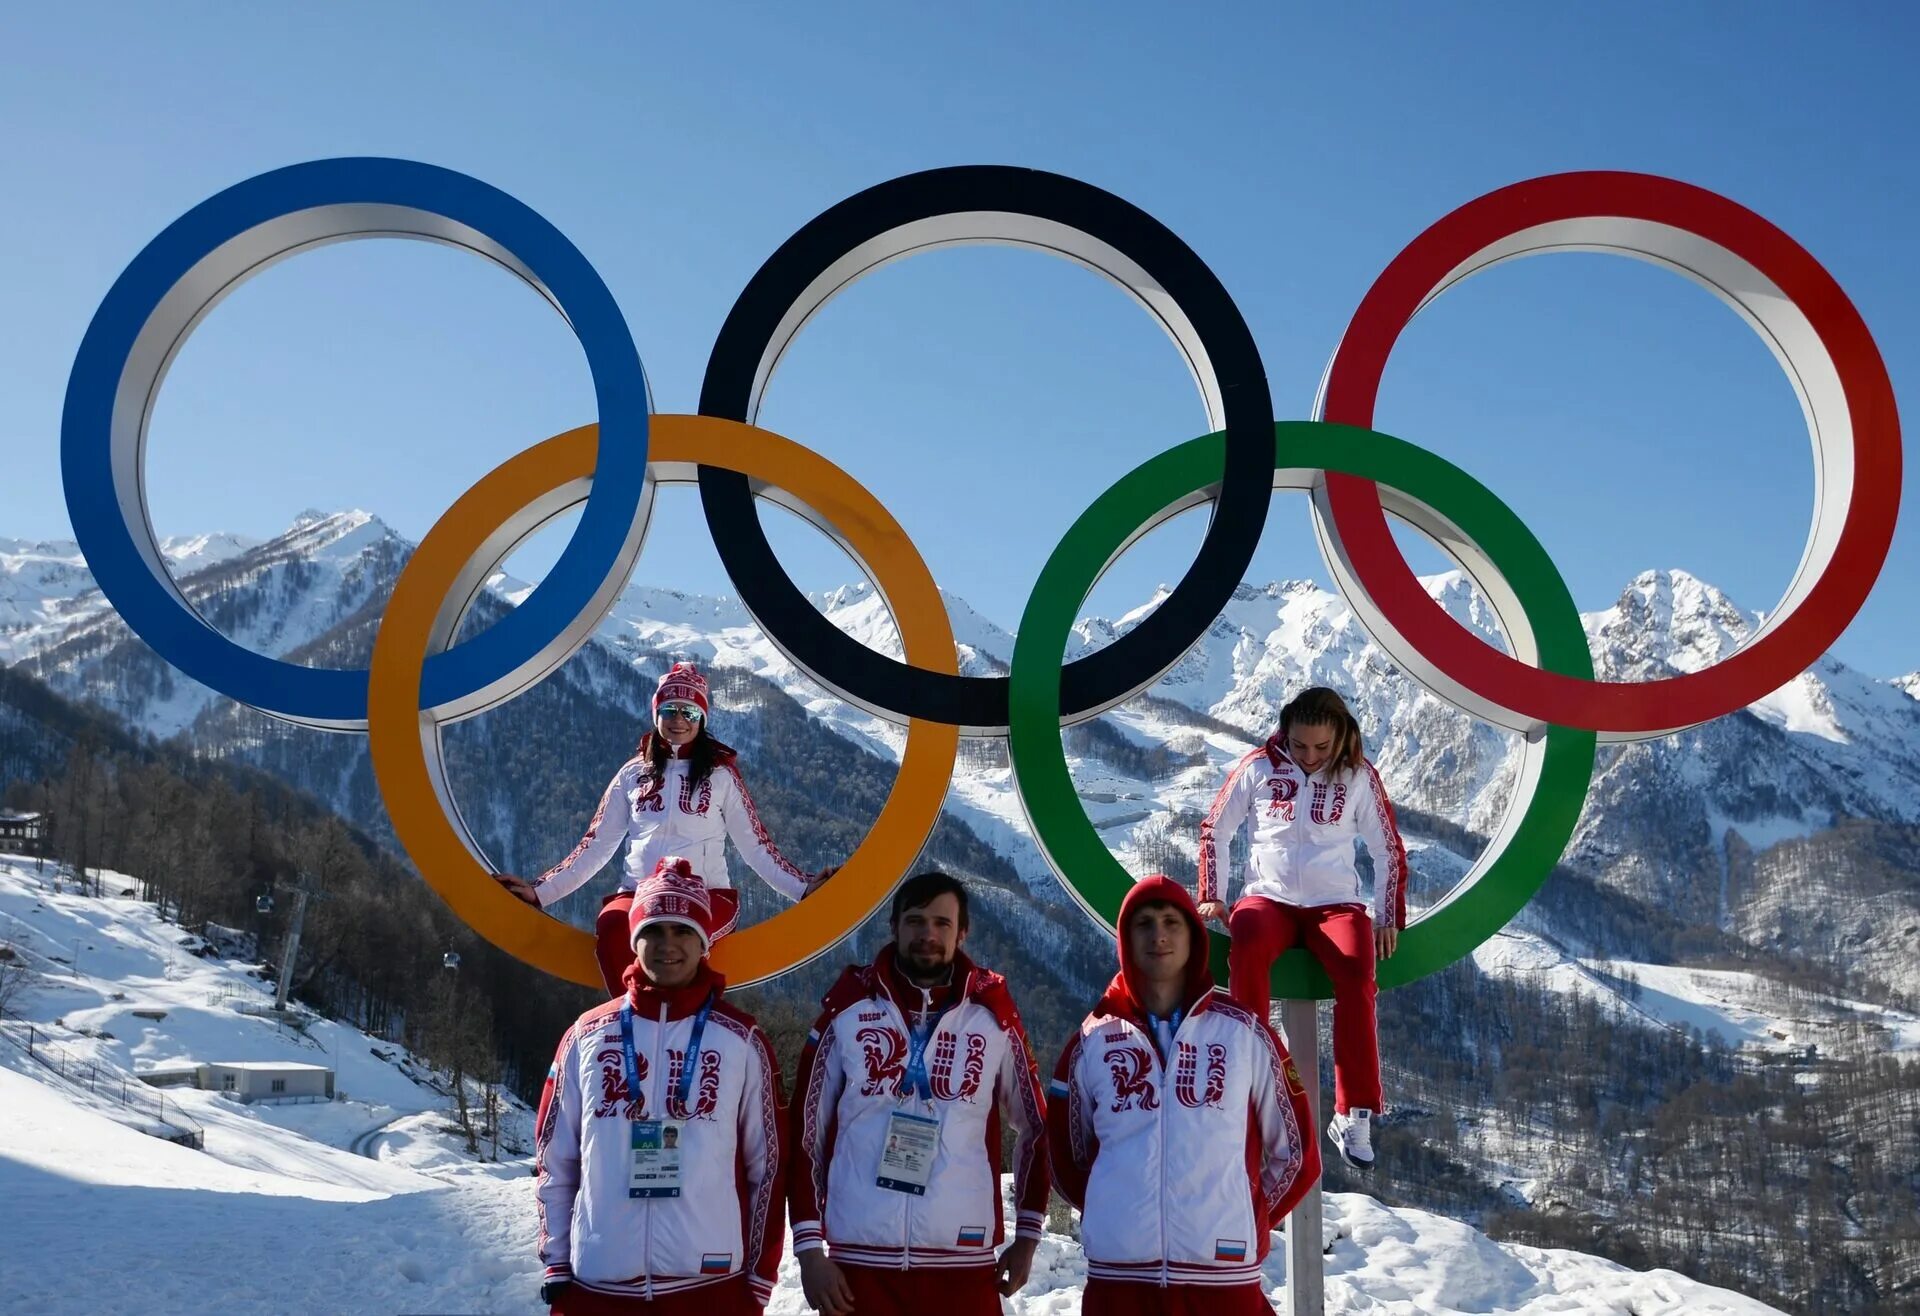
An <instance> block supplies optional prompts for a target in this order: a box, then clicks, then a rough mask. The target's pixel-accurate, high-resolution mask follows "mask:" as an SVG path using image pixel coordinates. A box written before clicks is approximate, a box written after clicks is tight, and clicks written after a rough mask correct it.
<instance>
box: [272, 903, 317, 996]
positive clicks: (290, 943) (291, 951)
mask: <svg viewBox="0 0 1920 1316" xmlns="http://www.w3.org/2000/svg"><path fill="white" fill-rule="evenodd" d="M309 894H310V893H309V892H308V890H307V884H306V883H305V882H302V883H301V884H300V886H299V888H298V889H297V890H296V891H295V892H294V899H293V922H292V924H291V925H290V926H289V927H288V928H287V944H286V947H285V949H284V950H282V952H281V954H280V990H279V991H278V992H276V993H274V998H273V1008H274V1009H276V1010H285V1009H286V1008H287V989H288V988H290V987H292V986H293V957H294V956H295V955H298V954H299V953H300V925H301V924H302V923H303V922H305V921H306V917H307V896H308V895H309Z"/></svg>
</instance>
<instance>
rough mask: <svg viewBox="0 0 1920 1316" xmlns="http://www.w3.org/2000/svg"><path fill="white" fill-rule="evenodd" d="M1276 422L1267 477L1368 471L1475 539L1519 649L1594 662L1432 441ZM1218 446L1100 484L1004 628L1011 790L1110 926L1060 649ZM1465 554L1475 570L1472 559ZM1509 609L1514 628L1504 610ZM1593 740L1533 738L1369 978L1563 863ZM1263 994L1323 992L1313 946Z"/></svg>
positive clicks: (1220, 453)
mask: <svg viewBox="0 0 1920 1316" xmlns="http://www.w3.org/2000/svg"><path fill="white" fill-rule="evenodd" d="M1273 434H1274V453H1273V465H1274V487H1275V488H1276V489H1310V488H1313V487H1314V485H1315V483H1316V481H1317V480H1318V479H1319V478H1320V476H1321V473H1323V472H1329V471H1331V472H1336V473H1339V474H1342V475H1354V476H1359V477H1361V478H1363V479H1367V480H1372V481H1375V482H1376V483H1377V484H1378V485H1380V487H1381V492H1382V494H1383V495H1389V494H1394V493H1397V494H1398V495H1399V501H1400V505H1401V507H1402V508H1403V509H1418V510H1419V511H1420V512H1422V513H1425V516H1423V517H1422V519H1423V520H1425V521H1428V522H1429V523H1433V524H1437V525H1438V526H1440V527H1443V528H1444V530H1443V532H1442V533H1440V534H1439V536H1438V538H1437V539H1436V542H1438V543H1440V544H1441V547H1442V548H1443V549H1445V550H1446V551H1448V552H1450V553H1452V554H1453V555H1454V556H1455V557H1456V558H1461V557H1462V554H1463V552H1464V553H1466V554H1467V555H1469V556H1471V555H1472V554H1474V553H1476V552H1477V553H1478V554H1479V555H1480V557H1481V558H1482V561H1481V562H1480V564H1479V565H1480V566H1481V567H1484V568H1486V569H1488V570H1489V571H1490V572H1491V573H1494V574H1495V575H1497V578H1498V579H1490V580H1480V581H1479V582H1478V583H1481V585H1482V587H1483V590H1487V592H1488V593H1489V594H1491V595H1492V596H1493V597H1495V599H1496V605H1497V603H1498V599H1499V597H1500V596H1501V594H1502V593H1503V592H1504V593H1505V595H1506V597H1507V598H1508V600H1509V601H1510V602H1511V603H1514V604H1517V606H1518V609H1519V613H1520V616H1519V617H1515V616H1513V615H1511V614H1506V615H1502V617H1501V622H1502V626H1503V627H1504V628H1505V630H1506V632H1507V635H1508V637H1509V640H1510V642H1512V643H1513V644H1514V646H1515V648H1516V651H1518V650H1521V649H1523V648H1525V647H1529V646H1531V647H1537V651H1538V657H1537V660H1538V662H1539V664H1540V665H1541V666H1542V667H1544V668H1545V669H1546V670H1548V671H1551V672H1556V673H1558V674H1560V675H1562V676H1569V677H1578V678H1581V679H1583V680H1584V679H1590V678H1591V677H1592V676H1593V659H1592V657H1591V655H1590V654H1589V653H1588V651H1587V638H1586V632H1585V630H1584V629H1583V628H1582V626H1581V624H1580V614H1579V612H1578V611H1577V610H1576V609H1575V608H1574V604H1573V597H1572V595H1571V594H1570V593H1568V591H1567V586H1566V582H1565V581H1564V580H1562V579H1561V577H1560V573H1559V571H1558V569H1556V568H1555V567H1554V565H1553V561H1552V559H1551V558H1549V557H1548V556H1547V552H1546V550H1545V549H1544V548H1542V547H1541V546H1540V542H1539V541H1538V540H1537V539H1535V538H1534V537H1533V533H1532V532H1531V531H1529V530H1528V529H1527V528H1526V526H1525V525H1524V524H1522V523H1521V521H1520V519H1519V518H1518V517H1516V516H1515V515H1514V514H1513V512H1512V510H1511V509H1509V508H1508V507H1507V506H1506V504H1504V503H1502V502H1501V501H1500V500H1499V499H1498V498H1496V497H1494V495H1493V494H1492V493H1491V492H1489V491H1488V490H1487V488H1486V487H1485V486H1484V485H1482V484H1480V482H1479V481H1477V480H1475V479H1474V478H1473V477H1472V476H1470V475H1468V474H1467V473H1466V472H1465V471H1462V470H1460V469H1459V468H1458V467H1456V466H1454V465H1452V464H1451V463H1449V462H1447V461H1445V460H1444V459H1442V458H1440V457H1438V456H1435V455H1434V454H1433V453H1431V452H1427V451H1426V450H1424V449H1422V448H1417V447H1415V446H1414V445H1412V444H1410V443H1407V442H1405V441H1404V440H1401V439H1396V438H1393V437H1392V436H1390V435H1386V434H1381V433H1379V432H1378V431H1375V430H1366V429H1360V428H1357V427H1354V426H1347V425H1334V424H1327V423H1322V422H1316V421H1282V422H1280V423H1279V424H1277V425H1275V426H1274V427H1273ZM1225 454H1226V449H1225V439H1224V435H1222V434H1218V433H1216V434H1209V435H1207V436H1205V437H1204V438H1198V439H1194V440H1191V441H1190V442H1187V443H1183V444H1181V445H1179V446H1178V447H1175V448H1172V449H1169V450H1168V451H1166V452H1163V453H1161V454H1160V455H1159V456H1157V457H1154V458H1151V459H1150V460H1148V461H1146V462H1145V463H1143V464H1142V465H1140V466H1138V467H1136V468H1135V469H1134V470H1133V471H1131V472H1129V473H1128V474H1127V475H1125V476H1123V477H1122V478H1121V479H1120V480H1119V481H1118V482H1117V483H1115V484H1114V485H1113V487H1112V488H1110V489H1108V490H1107V491H1106V492H1105V493H1104V494H1102V495H1100V497H1099V498H1098V499H1096V500H1095V501H1094V503H1093V505H1092V506H1091V507H1089V508H1088V509H1087V510H1086V511H1085V512H1084V513H1082V514H1081V516H1080V519H1079V520H1078V521H1076V522H1074V524H1073V528H1072V529H1070V530H1068V531H1067V533H1066V536H1065V537H1064V538H1063V539H1061V541H1060V544H1059V546H1058V547H1057V548H1055V549H1054V551H1053V554H1052V555H1051V556H1050V557H1049V558H1048V559H1047V564H1046V566H1045V568H1044V569H1043V570H1042V571H1041V573H1040V580H1039V583H1038V584H1036V585H1035V586H1034V590H1033V596H1032V597H1031V598H1030V599H1029V600H1028V602H1027V607H1026V611H1025V613H1024V614H1023V615H1022V616H1021V618H1020V630H1019V635H1018V637H1017V638H1016V640H1015V642H1014V648H1013V665H1012V673H1011V678H1010V689H1009V697H1010V726H1009V732H1008V745H1009V749H1010V752H1011V755H1012V760H1013V779H1014V782H1015V784H1016V789H1017V790H1018V792H1019V795H1020V802H1021V805H1022V806H1023V807H1024V808H1025V810H1026V813H1027V818H1028V821H1029V823H1030V824H1031V825H1032V828H1033V835H1034V839H1035V841H1036V842H1038V843H1039V846H1040V851H1041V853H1042V854H1044V855H1045V856H1046V859H1047V863H1048V864H1049V865H1050V866H1051V867H1052V869H1053V871H1054V874H1055V875H1056V876H1057V877H1058V878H1059V879H1060V881H1061V883H1062V885H1064V886H1065V887H1066V888H1067V891H1068V892H1069V893H1070V894H1071V895H1072V896H1073V898H1074V899H1075V900H1076V901H1078V902H1079V903H1080V905H1081V906H1082V907H1083V908H1084V909H1085V910H1086V911H1087V913H1088V914H1090V915H1092V916H1093V917H1094V918H1095V919H1097V920H1098V921H1099V922H1101V923H1102V924H1104V925H1105V926H1107V927H1108V928H1112V927H1114V925H1115V920H1116V919H1117V918H1118V916H1119V912H1120V901H1121V899H1122V897H1124V896H1125V895H1126V893H1127V889H1128V888H1129V887H1131V886H1132V885H1133V882H1134V877H1133V876H1132V875H1130V874H1129V873H1127V871H1126V870H1125V869H1124V868H1122V867H1121V866H1120V863H1119V861H1118V860H1116V859H1115V858H1114V857H1113V855H1112V853H1111V852H1110V851H1109V850H1108V849H1107V847H1106V843H1105V842H1104V841H1102V840H1101V839H1100V835H1099V833H1098V832H1097V831H1095V830H1094V826H1093V822H1092V820H1091V819H1089V818H1088V817H1087V814H1086V810H1085V809H1084V808H1083V807H1082V805H1081V803H1080V799H1079V796H1078V794H1077V792H1076V791H1075V789H1074V785H1073V779H1072V777H1071V776H1070V775H1069V773H1068V771H1067V757H1066V752H1065V750H1064V748H1063V747H1062V745H1061V741H1060V660H1061V656H1062V655H1063V654H1064V653H1065V652H1066V647H1067V637H1068V634H1069V632H1070V630H1071V628H1072V626H1073V622H1074V618H1075V616H1076V615H1077V614H1078V612H1079V609H1080V606H1081V605H1082V604H1083V603H1085V602H1086V599H1087V595H1088V594H1089V593H1091V592H1092V590H1093V586H1094V583H1095V582H1096V581H1098V580H1099V578H1100V576H1101V574H1102V573H1103V572H1104V571H1105V570H1106V569H1107V567H1108V565H1109V564H1111V563H1112V562H1113V560H1114V559H1115V558H1117V557H1119V555H1120V554H1121V553H1122V552H1124V551H1125V550H1126V548H1127V546H1128V545H1129V544H1131V543H1132V542H1133V541H1134V540H1136V539H1138V538H1139V537H1140V536H1141V535H1143V534H1145V533H1146V532H1147V531H1148V530H1150V529H1152V528H1153V527H1154V526H1156V525H1159V524H1160V523H1161V522H1163V521H1165V520H1167V519H1168V518H1169V517H1171V516H1173V515H1175V514H1176V513H1178V512H1180V511H1184V510H1185V509H1186V508H1188V507H1192V506H1195V505H1197V504H1198V503H1199V502H1201V501H1203V500H1204V498H1206V497H1207V496H1209V494H1210V491H1211V486H1213V485H1215V484H1217V483H1218V482H1219V480H1220V478H1221V472H1222V471H1223V470H1224V469H1225ZM1423 528H1425V527H1423ZM1463 565H1465V566H1467V567H1468V570H1469V573H1470V574H1475V575H1476V579H1477V580H1478V573H1477V572H1476V570H1475V566H1474V564H1473V563H1471V562H1466V561H1463ZM1488 586H1495V587H1496V588H1493V589H1488V588H1487V587H1488ZM1501 586H1504V589H1502V588H1499V587H1501ZM1521 620H1524V623H1525V629H1523V628H1522V627H1521V626H1519V625H1516V624H1515V623H1516V622H1518V621H1521ZM1525 630H1530V631H1531V634H1527V633H1525ZM1596 741H1597V737H1596V735H1595V733H1594V732H1592V731H1582V730H1577V729H1575V728H1571V727H1563V726H1549V727H1548V728H1547V730H1546V733H1545V737H1544V745H1539V746H1530V747H1529V749H1530V751H1535V753H1534V757H1532V759H1531V760H1530V763H1529V766H1528V767H1527V768H1525V769H1523V774H1522V775H1523V780H1522V782H1521V783H1520V786H1519V788H1518V789H1521V790H1524V789H1525V786H1526V784H1527V783H1526V782H1525V780H1524V777H1525V776H1526V775H1528V774H1529V773H1533V774H1537V775H1535V776H1534V780H1533V782H1532V786H1533V790H1532V792H1531V796H1530V798H1529V800H1528V802H1527V805H1526V808H1525V809H1524V811H1523V812H1521V813H1520V815H1519V817H1518V818H1517V819H1511V818H1510V819H1509V824H1510V825H1508V826H1506V827H1504V828H1503V829H1502V831H1501V833H1500V834H1499V836H1498V837H1496V839H1495V841H1494V843H1493V844H1492V845H1491V846H1489V848H1488V850H1487V851H1486V853H1484V854H1483V855H1482V856H1481V857H1480V859H1479V861H1478V862H1477V863H1475V865H1474V866H1473V868H1472V869H1471V870H1469V872H1468V873H1467V875H1466V877H1464V878H1462V879H1461V881H1460V882H1459V883H1458V884H1457V885H1455V886H1454V888H1453V889H1452V890H1451V891H1450V892H1448V894H1447V895H1446V897H1445V898H1443V899H1442V900H1441V901H1440V903H1439V904H1437V905H1436V906H1434V907H1433V908H1431V909H1428V910H1426V911H1424V912H1423V913H1421V914H1420V915H1419V916H1418V917H1416V918H1415V919H1413V920H1412V921H1411V922H1410V923H1409V924H1408V927H1407V930H1406V933H1405V934H1404V935H1403V936H1402V937H1401V939H1400V945H1399V948H1398V950H1397V952H1396V953H1395V954H1394V956H1393V957H1392V958H1391V959H1388V960H1385V961H1382V962H1381V964H1380V966H1379V976H1378V983H1379V986H1381V987H1399V986H1402V985H1404V984H1406V983H1409V982H1412V981H1414V980H1415V979H1417V978H1421V977H1424V976H1426V975H1427V974H1429V973H1433V972H1435V971H1436V970H1439V969H1443V968H1445V967H1446V966H1447V965H1449V964H1452V963H1454V962H1455V961H1456V960H1458V959H1460V958H1462V957H1463V956H1465V955H1467V954H1468V953H1469V952H1471V951H1472V950H1473V948H1474V947H1476V946H1478V945H1479V944H1480V943H1481V942H1483V941H1485V940H1486V939H1487V938H1488V937H1491V936H1492V935H1493V934H1494V933H1496V932H1498V931H1499V930H1500V929H1501V928H1502V927H1504V926H1506V924H1507V921H1508V920H1509V919H1511V918H1512V917H1513V916H1514V915H1515V914H1517V913H1519V912H1520V910H1521V908H1522V907H1523V906H1524V905H1525V904H1526V903H1527V901H1528V900H1530V899H1531V898H1532V897H1533V894H1534V892H1536V891H1538V890H1539V889H1540V886H1541V884H1542V883H1543V882H1545V881H1546V879H1547V875H1548V874H1549V873H1551V872H1552V871H1553V868H1554V865H1555V864H1556V863H1558V862H1559V859H1560V856H1561V853H1562V851H1563V849H1564V848H1565V846H1566V844H1567V841H1568V840H1569V839H1570V838H1571V837H1572V835H1573V829H1574V826H1575V825H1576V824H1577V823H1578V822H1579V819H1580V810H1581V807H1582V805H1584V804H1585V802H1586V798H1587V788H1588V786H1589V785H1590V784H1591V783H1592V780H1593V758H1594V746H1595V743H1596ZM1226 948H1227V938H1226V937H1225V936H1224V935H1221V934H1219V933H1214V934H1213V935H1212V959H1213V966H1214V973H1215V976H1216V978H1217V979H1218V980H1220V981H1223V982H1224V981H1225V980H1226ZM1273 993H1274V995H1275V996H1276V997H1280V998H1294V999H1324V998H1327V997H1330V996H1331V995H1332V994H1333V988H1332V984H1331V983H1330V982H1329V981H1328V979H1327V976H1326V973H1325V972H1324V971H1323V970H1322V969H1321V967H1320V965H1319V963H1318V962H1317V961H1315V960H1314V959H1313V958H1312V956H1310V955H1309V954H1308V953H1307V952H1306V951H1304V950H1294V951H1289V952H1288V953H1286V954H1284V955H1282V956H1281V957H1280V958H1279V959H1278V960H1276V961H1275V962H1274V967H1273Z"/></svg>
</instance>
